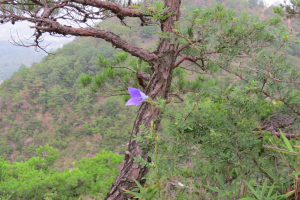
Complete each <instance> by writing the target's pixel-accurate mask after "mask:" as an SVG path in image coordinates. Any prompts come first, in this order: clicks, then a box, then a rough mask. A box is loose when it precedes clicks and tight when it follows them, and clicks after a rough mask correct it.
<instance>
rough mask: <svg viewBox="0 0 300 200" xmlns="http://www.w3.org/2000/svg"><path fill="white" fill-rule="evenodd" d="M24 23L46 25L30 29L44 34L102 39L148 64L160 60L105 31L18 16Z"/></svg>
mask: <svg viewBox="0 0 300 200" xmlns="http://www.w3.org/2000/svg"><path fill="white" fill-rule="evenodd" d="M18 17H19V18H20V20H22V21H29V22H37V21H39V22H42V23H43V24H46V25H47V27H41V26H31V27H30V28H35V29H36V30H40V31H43V32H49V33H57V34H62V35H73V36H90V37H94V38H101V39H104V40H106V41H107V42H110V43H111V44H113V45H114V46H115V47H116V48H120V49H122V50H124V51H126V52H128V53H130V54H131V55H133V56H136V57H138V58H140V59H142V60H144V61H146V62H152V61H155V60H157V59H158V57H157V56H156V55H155V54H154V53H151V52H149V51H148V50H146V49H142V48H138V47H136V46H134V45H132V44H130V43H129V42H127V41H126V40H125V39H123V38H121V37H120V36H118V35H116V34H114V33H112V32H109V31H104V30H99V29H95V28H74V27H71V26H64V25H61V24H60V23H58V22H56V21H53V20H50V19H41V18H39V19H31V18H27V17H24V16H18Z"/></svg>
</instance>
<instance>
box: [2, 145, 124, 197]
mask: <svg viewBox="0 0 300 200" xmlns="http://www.w3.org/2000/svg"><path fill="white" fill-rule="evenodd" d="M36 151H37V153H38V155H39V156H38V157H33V158H31V159H29V160H28V161H26V162H15V163H14V164H13V165H11V164H9V163H8V162H7V161H4V160H3V159H2V158H0V166H1V167H0V169H1V171H0V180H1V181H0V194H1V195H0V198H3V199H5V198H6V197H8V198H9V199H18V198H20V199H34V198H36V199H44V198H47V197H48V198H52V199H78V197H80V196H85V195H87V194H89V195H94V196H97V197H98V198H103V197H104V195H105V194H106V193H107V191H108V189H109V188H110V184H111V183H112V182H113V181H114V178H115V176H116V175H117V172H118V170H117V166H118V165H119V164H120V163H121V162H122V156H119V155H116V154H113V153H111V152H106V151H102V153H101V154H97V155H96V157H94V158H90V159H87V158H84V159H82V160H81V161H77V162H76V163H75V165H74V169H70V170H69V169H65V170H64V171H63V172H61V173H59V172H57V171H56V170H54V169H52V168H48V166H50V165H51V163H52V164H53V162H54V161H55V160H56V159H57V158H58V156H59V155H58V154H57V150H54V149H52V147H49V145H48V144H47V145H46V146H44V147H40V148H39V149H37V150H36ZM45 167H47V168H45ZM99 192H100V194H99Z"/></svg>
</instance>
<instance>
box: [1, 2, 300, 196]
mask: <svg viewBox="0 0 300 200" xmlns="http://www.w3.org/2000/svg"><path fill="white" fill-rule="evenodd" d="M184 2H185V4H184V6H183V7H182V13H183V15H186V14H187V13H188V12H190V11H193V10H194V9H195V8H196V7H199V9H200V7H201V6H202V7H203V6H210V5H211V4H213V3H219V2H220V1H212V0H207V1H205V0H193V1H188V0H186V1H184ZM224 5H225V7H228V8H233V9H235V10H236V16H237V15H242V14H243V12H248V13H250V14H251V15H253V16H257V20H259V19H260V20H264V19H267V18H268V17H270V16H272V15H273V10H272V8H266V7H264V5H263V4H262V3H258V1H246V0H244V1H239V2H237V1H235V0H228V1H226V2H225V3H224ZM137 23H138V22H137V20H125V24H126V25H124V24H123V25H122V24H121V23H120V22H119V19H117V18H112V19H109V20H107V21H105V22H101V23H99V24H98V25H96V28H97V29H105V30H109V31H112V32H114V33H116V34H117V35H120V37H121V38H126V39H127V40H128V41H129V42H130V43H132V44H135V45H136V46H139V47H144V48H146V49H148V50H150V51H154V50H155V48H156V44H157V41H158V39H159V34H158V32H157V31H158V27H157V26H136V24H137ZM279 26H280V27H281V28H282V29H285V28H286V27H288V28H289V29H291V30H292V32H293V35H294V36H293V37H295V38H296V37H299V35H298V34H299V33H298V31H300V21H299V20H288V21H283V22H282V23H281V24H280V25H279ZM266 48H269V49H268V50H269V51H274V47H266ZM275 50H276V49H275ZM298 50H300V49H299V45H290V46H286V47H284V49H282V51H283V52H284V54H285V55H286V56H288V58H289V61H288V63H289V64H290V66H292V67H296V68H297V69H299V67H298V66H297V64H298V62H299V61H300V53H299V51H298ZM0 65H1V63H0ZM114 65H118V67H119V68H126V67H128V66H129V67H131V68H132V69H136V70H137V69H144V70H149V69H148V68H147V63H146V62H143V61H141V60H140V59H138V58H136V57H133V56H130V55H129V54H126V53H124V52H123V51H121V50H119V49H116V48H114V46H112V45H111V44H109V43H108V42H105V41H104V40H102V39H97V38H90V37H87V38H83V37H82V38H81V37H77V38H75V40H74V41H73V42H71V43H69V44H66V45H64V46H63V47H62V48H60V49H58V50H57V51H55V52H54V53H53V54H51V55H47V56H45V57H44V58H43V59H42V61H41V62H39V63H34V64H33V65H32V66H31V67H30V68H28V67H26V66H21V67H20V69H19V70H18V71H17V72H15V73H14V74H13V76H12V77H11V78H9V79H6V80H5V81H4V82H3V83H2V84H1V85H0V157H1V158H0V182H1V181H2V182H5V181H9V182H10V183H11V186H7V185H5V186H2V185H1V183H0V199H1V198H3V199H5V198H6V199H15V198H18V197H19V198H21V199H43V198H45V199H78V198H79V199H80V198H84V199H85V198H86V199H88V198H92V197H94V198H100V199H102V198H104V196H105V194H106V193H107V192H108V190H109V189H110V187H111V183H113V181H114V179H115V176H116V175H117V172H118V169H119V168H120V164H121V162H122V157H123V155H124V152H125V151H126V149H127V142H128V140H129V137H130V134H131V130H132V126H133V123H134V120H135V118H136V114H137V111H138V108H137V107H135V106H132V107H126V106H125V102H126V100H128V99H129V96H128V95H127V92H126V91H124V90H123V89H124V88H126V87H136V88H138V87H140V86H139V84H138V82H137V81H135V82H134V81H132V80H130V76H127V74H126V73H127V72H126V73H125V72H123V71H122V73H119V74H118V73H114V72H113V69H112V68H113V66H114ZM183 66H184V68H183V69H189V72H184V71H183V69H180V68H178V69H177V70H174V72H173V76H174V85H175V86H174V87H171V91H173V90H174V91H175V89H178V88H184V86H186V87H194V88H193V89H194V90H195V91H197V92H198V93H199V96H200V97H199V96H197V95H196V96H192V95H188V94H187V93H184V94H183V98H184V99H187V101H185V102H184V103H183V102H182V101H179V102H180V103H178V102H177V101H176V102H175V101H174V99H176V98H174V99H172V103H171V108H168V109H166V110H164V109H163V105H164V103H165V102H159V103H157V104H158V106H159V105H161V107H160V109H162V110H163V111H164V112H163V114H162V116H164V117H166V118H167V119H165V120H163V122H162V125H161V126H160V128H159V129H158V130H159V132H160V133H159V134H162V133H165V134H166V136H167V137H169V136H170V137H169V138H167V137H166V138H165V139H166V140H165V141H163V142H161V143H159V145H160V148H161V153H162V154H163V153H165V155H166V156H165V157H167V156H171V157H172V159H170V158H166V159H164V158H162V159H161V160H162V161H161V163H160V165H161V167H162V168H164V170H165V173H166V174H168V173H170V174H169V175H170V176H169V177H168V178H165V179H163V178H162V182H163V181H167V182H170V183H172V184H173V185H172V184H169V185H166V188H167V189H166V191H171V190H172V188H173V187H178V185H179V184H178V183H180V182H179V178H180V181H181V182H185V184H186V185H188V187H187V188H190V191H192V190H193V189H195V188H197V189H199V190H198V191H195V190H193V191H192V192H190V193H189V192H187V191H185V189H184V188H185V187H183V189H181V188H180V187H179V189H178V190H176V192H175V193H172V194H171V193H168V192H165V193H164V194H165V195H166V197H168V198H172V199H175V196H177V197H179V199H180V196H182V194H185V195H186V196H185V198H186V199H189V198H191V199H192V197H191V196H193V199H197V198H198V197H199V196H201V194H202V193H203V194H204V193H205V195H204V196H205V198H209V197H212V196H214V197H215V198H217V196H218V195H221V194H220V193H221V192H220V189H219V188H218V187H217V186H216V184H217V183H220V185H221V186H224V184H225V182H226V184H227V183H229V184H230V183H231V182H232V181H233V179H235V180H237V182H233V184H232V185H233V186H234V185H236V186H237V185H239V181H240V180H241V176H239V173H240V172H241V173H243V174H245V177H243V178H246V177H247V178H249V177H250V175H249V176H248V174H247V170H248V171H250V170H251V167H253V168H255V167H257V166H256V165H255V164H257V163H259V164H261V163H263V164H262V165H261V168H260V169H256V171H255V173H257V176H256V177H255V175H253V177H250V178H249V180H250V181H252V182H253V183H254V182H255V179H257V180H258V179H259V177H260V176H261V177H262V178H261V180H260V181H261V183H262V182H263V181H264V180H266V177H269V176H271V177H272V175H273V174H271V173H269V172H268V171H267V172H266V171H264V172H263V170H264V169H266V168H265V167H267V166H268V165H269V164H270V163H271V161H269V160H267V161H263V158H262V157H261V156H265V157H271V158H272V159H275V160H276V159H277V155H275V153H270V152H267V151H264V150H262V149H261V147H262V146H261V145H262V138H263V139H264V140H268V138H267V139H266V137H265V136H266V135H267V136H270V133H266V132H268V130H265V129H263V123H264V122H265V120H266V119H268V118H269V117H270V116H272V114H276V113H278V112H283V114H285V113H284V112H285V111H286V110H285V109H284V108H282V107H283V106H282V105H283V103H280V102H277V101H275V100H274V101H272V99H265V97H262V96H259V97H257V99H249V94H250V96H251V92H252V91H254V90H256V87H255V84H254V83H250V82H249V83H247V84H248V85H246V86H245V87H244V85H240V87H236V88H234V87H235V86H236V85H235V83H234V81H236V80H237V78H236V76H235V75H236V74H235V75H234V74H226V70H213V67H212V71H214V73H211V74H208V75H207V76H204V75H203V76H202V75H200V76H197V75H195V74H194V73H193V70H194V68H193V67H191V66H190V65H188V64H185V63H184V65H183ZM0 69H2V68H0ZM0 73H1V71H0ZM103 74H105V75H107V76H110V78H111V79H107V80H106V79H105V81H104V82H103V83H101V84H102V88H100V90H98V91H97V90H95V89H94V88H93V85H89V84H84V80H86V79H88V78H86V77H101V75H103ZM121 75H123V79H122V78H120V77H121ZM4 78H5V77H4ZM101 81H102V80H101ZM189 81H190V82H189ZM192 81H195V84H194V83H193V84H194V85H192ZM200 82H201V86H199V85H200ZM89 83H90V82H89ZM119 83H121V84H119ZM129 83H131V84H132V85H130V84H129ZM251 84H252V85H251ZM86 85H88V86H86ZM120 85H122V87H121V86H120ZM196 86H197V87H198V86H199V87H198V88H196V89H195V87H196ZM217 88H218V89H220V91H216V90H217ZM101 89H102V90H101ZM189 90H190V88H189ZM205 90H207V91H209V92H203V91H205ZM111 91H119V94H121V95H114V93H112V92H111ZM201 95H203V96H201ZM174 96H176V95H174ZM198 97H199V98H198ZM247 97H248V98H247ZM177 100H178V99H177ZM180 100H181V99H180ZM170 101H171V100H170ZM191 102H192V103H191ZM232 102H234V103H232ZM245 102H246V103H245ZM177 103H178V104H177ZM198 104H199V105H198ZM244 104H246V106H245V107H246V108H244V107H242V106H241V105H244ZM196 105H197V106H199V108H198V109H199V110H202V111H203V112H201V113H203V114H201V116H200V115H199V114H197V113H196V111H199V110H197V109H195V107H196ZM249 113H250V114H249ZM182 116H185V117H182ZM199 116H200V117H199ZM197 117H198V118H197ZM200 118H201V119H204V120H203V121H200V122H199V121H197V120H199V119H200ZM182 119H184V120H182ZM187 119H188V120H187ZM235 120H236V121H235ZM200 123H203V124H202V125H203V127H201V125H199V124H200ZM228 124H232V126H231V125H228ZM198 125H199V126H200V128H199V126H198ZM206 125H207V127H209V128H206V127H205V126H206ZM179 126H182V127H180V128H178V127H179ZM198 128H199V129H198ZM283 128H285V127H283ZM196 129H197V130H196ZM214 129H215V130H219V132H214V131H213V130H214ZM233 129H234V130H235V131H233V132H234V134H236V135H237V134H240V135H243V137H242V138H239V139H238V138H236V140H235V141H233V140H231V137H233V135H230V136H228V137H227V136H226V137H225V136H224V137H223V136H222V134H223V133H230V134H231V132H232V130H233ZM179 130H180V131H179ZM195 130H196V131H195ZM252 130H255V131H256V132H259V133H256V132H255V134H256V135H255V134H254V135H255V136H253V134H252ZM283 130H290V129H289V128H287V129H283ZM295 130H297V126H295V127H294V128H293V131H292V132H293V133H296V132H297V131H295ZM176 131H178V132H180V133H184V134H186V133H194V132H197V133H198V134H199V135H201V134H202V135H201V136H203V135H204V136H203V138H201V141H200V142H198V143H197V144H193V143H192V142H191V141H192V140H195V139H198V137H200V136H199V135H197V134H195V135H188V136H182V137H181V136H180V137H181V139H179V138H180V137H179V136H178V135H176V134H175V133H176ZM205 131H209V132H210V134H209V135H205V133H206V132H205ZM260 131H262V132H263V133H261V132H260ZM265 133H266V135H264V134H265ZM172 134H173V135H172ZM232 134H233V133H232ZM160 136H161V135H160ZM161 137H162V138H164V136H161ZM174 138H175V139H174ZM212 138H213V139H212ZM218 138H220V139H218ZM249 138H250V139H249ZM270 138H271V137H270ZM148 139H149V138H148ZM173 139H174V141H173ZM272 139H273V141H275V140H276V141H277V140H278V139H277V137H274V138H272ZM145 140H147V139H145ZM179 140H182V141H184V142H186V143H184V142H178V141H179ZM141 141H143V139H141ZM239 142H240V143H241V144H242V145H240V146H238V145H237V143H239ZM202 143H203V144H206V146H205V145H203V149H201V150H203V152H204V153H203V155H201V156H203V158H209V159H211V158H212V160H210V161H204V162H203V163H202V164H203V165H202V166H196V165H193V163H195V162H196V161H199V159H198V158H195V159H190V160H189V159H186V160H185V159H180V158H177V156H178V155H177V154H176V153H180V155H181V153H182V152H181V151H180V150H182V149H184V147H183V146H185V148H186V146H187V144H190V145H191V146H190V147H192V146H196V145H198V144H202ZM291 143H292V144H294V145H297V144H298V143H297V144H296V141H294V140H293V141H292V142H291ZM182 145H183V146H182ZM226 145H227V146H226ZM235 145H236V146H235ZM216 146H218V148H217V149H216V148H214V147H216ZM228 146H231V147H232V148H228ZM233 147H234V148H233ZM143 148H146V149H147V148H150V147H149V146H146V147H143ZM238 148H241V149H238ZM55 149H57V150H55ZM224 149H230V150H228V151H227V152H226V153H224V152H223V150H224ZM191 150H193V149H185V150H184V151H183V154H186V155H190V154H191ZM289 150H290V149H289ZM235 151H239V152H242V153H241V154H242V155H243V156H240V157H239V156H236V155H234V156H232V155H233V154H234V153H235ZM290 151H291V150H290ZM170 152H172V153H170ZM174 152H176V153H174ZM244 152H246V153H245V154H244ZM249 152H250V153H251V154H250V153H249ZM156 153H157V152H156ZM252 153H253V154H252ZM201 156H200V157H199V158H201ZM179 157H180V156H179ZM252 157H255V158H258V161H257V160H255V159H254V160H255V161H253V162H252V163H251V164H249V163H247V162H248V160H250V158H252ZM215 158H220V159H222V160H221V161H219V160H218V159H215ZM139 161H140V162H142V161H141V160H139ZM139 161H138V162H139ZM272 161H273V160H272ZM208 162H209V163H210V164H211V165H207V163H208ZM255 162H257V163H255ZM275 162H277V160H276V161H275ZM212 163H213V164H212ZM246 164H249V166H247V167H246V168H245V165H246ZM270 165H271V164H270ZM278 165H280V164H278ZM281 165H284V164H282V163H281ZM174 166H178V168H176V167H174ZM172 167H173V168H172ZM276 167H277V164H276ZM174 168H175V169H174ZM154 169H155V168H154ZM171 169H172V170H175V172H174V174H172V173H171V172H168V170H171ZM270 169H272V170H274V171H275V167H271V168H270ZM155 170H156V169H155ZM155 170H152V171H151V173H150V178H149V179H150V181H149V182H150V183H149V185H151V184H152V183H153V182H154V178H153V177H155V175H153V174H155V173H156V172H155ZM288 170H289V169H288V167H287V168H284V173H286V172H287V171H288ZM270 171H271V170H270ZM215 173H220V174H221V173H223V174H225V175H226V178H228V180H223V179H222V180H221V178H220V177H219V176H218V175H217V176H215ZM258 174H259V175H258ZM261 174H263V175H261ZM270 174H271V175H270ZM231 175H234V176H235V177H231ZM157 176H158V175H157ZM19 177H22V178H19ZM170 177H171V178H170ZM200 177H201V178H203V179H201V181H199V180H200ZM229 178H231V180H229ZM270 179H272V180H273V183H274V182H276V181H277V182H278V180H275V179H276V178H274V177H272V178H270ZM151 181H152V182H151ZM157 182H159V181H157ZM192 182H193V183H192ZM257 182H258V181H257ZM194 183H196V184H194ZM209 183H212V184H211V188H209V189H210V191H211V194H212V195H210V196H209V195H208V192H204V189H203V188H202V187H204V185H209ZM213 183H216V184H213ZM180 184H182V183H180ZM153 185H154V186H153ZM152 186H153V187H154V188H155V187H156V186H155V184H152ZM213 186H216V187H215V188H214V187H213ZM218 186H219V185H218ZM149 188H150V189H151V187H150V186H149ZM244 188H246V184H244ZM156 189H157V188H156ZM209 189H207V190H206V191H208V190H209ZM222 189H224V191H225V190H226V187H224V188H222ZM202 190H203V191H202ZM148 191H149V190H148ZM174 191H175V190H174ZM286 191H288V190H287V189H286ZM1 192H2V193H1ZM159 192H160V191H159ZM239 192H240V191H239ZM288 192H289V191H288ZM235 193H236V191H233V190H229V191H227V193H226V191H225V192H224V194H222V195H223V196H222V197H225V196H226V198H227V197H228V199H230V198H231V197H230V195H233V196H234V194H235ZM242 193H245V194H246V190H243V191H242ZM286 193H287V192H286ZM1 195H2V196H1ZM168 195H169V196H168ZM189 195H190V196H189ZM204 196H203V199H204ZM156 197H157V196H156ZM219 197H220V196H219ZM157 198H158V197H157ZM201 198H202V197H201ZM145 199H146V198H145ZM154 199H155V198H154ZM166 199H167V198H166Z"/></svg>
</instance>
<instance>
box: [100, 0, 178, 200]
mask: <svg viewBox="0 0 300 200" xmlns="http://www.w3.org/2000/svg"><path fill="white" fill-rule="evenodd" d="M180 4H181V1H180V0H165V6H167V7H169V8H170V10H171V11H172V12H173V15H172V16H170V17H169V18H168V19H167V20H165V21H163V22H161V30H162V31H164V32H168V31H169V29H173V28H174V22H175V21H178V20H179V18H180ZM170 41H171V39H160V42H159V44H158V47H157V50H156V51H155V52H154V53H155V54H156V55H157V57H158V59H157V60H156V61H154V62H152V63H149V64H150V66H151V67H152V74H151V76H150V79H149V82H148V85H147V87H146V89H145V93H146V94H147V95H148V96H149V97H150V98H152V99H153V100H155V99H156V98H157V97H161V98H164V99H166V98H167V96H168V93H169V90H170V86H171V81H172V72H173V70H174V67H175V61H176V57H177V56H176V54H177V50H178V44H170ZM158 114H159V111H158V110H157V109H155V110H154V115H155V116H156V115H158ZM151 120H152V111H151V105H150V104H149V103H143V104H142V105H141V107H140V109H139V111H138V114H137V118H136V120H135V123H134V126H133V130H132V134H131V138H130V141H129V145H128V150H127V151H126V155H125V158H124V161H123V164H122V167H121V170H120V172H119V174H118V176H117V178H116V180H115V183H114V184H113V186H112V188H111V190H110V191H109V192H108V194H107V196H106V198H105V199H107V200H121V199H122V200H125V199H126V200H127V199H128V198H130V197H129V195H126V194H124V190H132V188H134V187H136V184H135V182H134V181H133V178H134V179H136V180H137V181H139V182H140V183H141V184H142V185H144V183H145V182H146V180H145V179H143V180H141V179H142V178H143V177H144V176H145V175H146V174H147V172H148V168H147V167H145V166H141V165H139V164H138V163H135V162H134V158H135V157H138V156H139V155H141V156H142V158H144V159H145V160H147V161H149V162H151V158H150V157H149V156H148V152H147V151H144V150H142V149H141V148H140V144H139V143H138V142H136V141H134V140H133V135H136V134H140V130H139V127H140V125H142V124H144V125H145V126H146V127H147V128H150V123H151ZM155 124H156V127H157V126H158V125H159V124H160V121H159V120H157V121H155Z"/></svg>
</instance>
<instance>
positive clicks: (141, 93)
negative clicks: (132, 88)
mask: <svg viewBox="0 0 300 200" xmlns="http://www.w3.org/2000/svg"><path fill="white" fill-rule="evenodd" d="M140 95H141V98H142V102H143V101H145V100H146V99H147V98H148V96H147V95H145V94H144V92H141V91H140Z"/></svg>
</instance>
